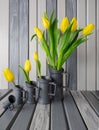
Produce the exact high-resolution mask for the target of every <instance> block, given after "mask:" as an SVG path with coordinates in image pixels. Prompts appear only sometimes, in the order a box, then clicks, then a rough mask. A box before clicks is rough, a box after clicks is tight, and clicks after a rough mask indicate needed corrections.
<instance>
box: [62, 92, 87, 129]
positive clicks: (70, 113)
mask: <svg viewBox="0 0 99 130" xmlns="http://www.w3.org/2000/svg"><path fill="white" fill-rule="evenodd" d="M63 103H64V108H65V112H66V116H67V120H68V124H69V130H87V128H86V126H85V124H84V121H83V120H82V117H81V115H80V113H79V111H78V109H77V107H76V104H75V102H74V100H73V98H72V96H71V94H70V93H69V92H66V94H65V97H64V102H63Z"/></svg>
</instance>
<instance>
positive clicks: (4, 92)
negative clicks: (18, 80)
mask: <svg viewBox="0 0 99 130" xmlns="http://www.w3.org/2000/svg"><path fill="white" fill-rule="evenodd" d="M11 92H12V89H9V90H8V89H3V90H0V101H1V100H2V99H3V98H4V97H6V96H7V95H8V94H9V93H11Z"/></svg>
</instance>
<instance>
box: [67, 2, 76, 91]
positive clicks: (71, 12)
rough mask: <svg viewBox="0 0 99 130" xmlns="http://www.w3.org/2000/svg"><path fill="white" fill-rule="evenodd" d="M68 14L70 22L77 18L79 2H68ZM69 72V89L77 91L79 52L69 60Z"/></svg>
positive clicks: (74, 53) (73, 54)
mask: <svg viewBox="0 0 99 130" xmlns="http://www.w3.org/2000/svg"><path fill="white" fill-rule="evenodd" d="M66 12H67V16H68V18H69V20H71V19H72V17H76V13H77V0H66ZM67 72H68V73H69V74H70V79H69V88H70V89H72V90H76V89H77V50H75V51H74V52H73V53H72V55H71V56H70V57H69V59H68V60H67Z"/></svg>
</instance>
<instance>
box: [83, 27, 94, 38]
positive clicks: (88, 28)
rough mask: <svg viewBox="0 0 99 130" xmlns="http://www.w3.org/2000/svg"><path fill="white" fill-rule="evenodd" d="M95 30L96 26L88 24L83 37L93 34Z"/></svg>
mask: <svg viewBox="0 0 99 130" xmlns="http://www.w3.org/2000/svg"><path fill="white" fill-rule="evenodd" d="M94 28H95V25H94V24H88V25H87V26H86V27H85V28H84V29H83V31H82V34H83V35H85V36H86V35H88V34H90V33H92V31H93V30H94Z"/></svg>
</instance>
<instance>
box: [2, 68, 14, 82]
mask: <svg viewBox="0 0 99 130" xmlns="http://www.w3.org/2000/svg"><path fill="white" fill-rule="evenodd" d="M3 75H4V77H5V79H6V80H7V81H8V82H13V81H14V74H13V72H12V71H11V70H10V69H9V68H6V69H5V70H3Z"/></svg>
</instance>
